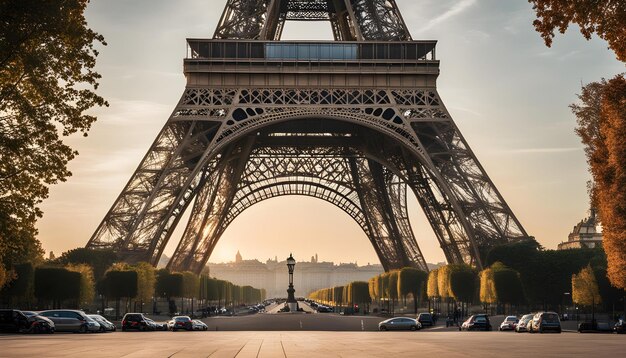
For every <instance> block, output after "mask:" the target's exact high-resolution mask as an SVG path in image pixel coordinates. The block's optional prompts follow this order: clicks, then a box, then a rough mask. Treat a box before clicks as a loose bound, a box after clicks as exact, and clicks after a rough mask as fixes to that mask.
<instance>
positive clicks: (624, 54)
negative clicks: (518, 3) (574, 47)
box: [529, 0, 626, 62]
mask: <svg viewBox="0 0 626 358" xmlns="http://www.w3.org/2000/svg"><path fill="white" fill-rule="evenodd" d="M529 2H530V3H531V4H533V9H534V10H535V12H536V13H537V20H535V21H534V22H533V25H535V29H536V30H537V32H539V33H540V34H541V37H542V38H543V39H544V41H545V42H546V45H547V46H548V47H550V46H551V45H552V40H553V38H554V31H555V30H558V31H559V32H560V33H562V34H564V33H565V31H566V30H567V28H568V27H569V25H570V24H576V25H578V27H579V28H580V32H581V33H582V34H583V36H584V37H585V38H586V39H587V40H589V39H591V35H593V34H594V33H595V34H597V35H598V36H599V37H600V38H602V39H604V40H606V41H607V42H608V43H609V47H610V48H611V49H612V50H613V51H615V54H616V55H617V58H618V59H619V60H620V61H623V62H626V26H625V20H624V19H626V1H624V0H605V1H597V0H577V1H571V0H529Z"/></svg>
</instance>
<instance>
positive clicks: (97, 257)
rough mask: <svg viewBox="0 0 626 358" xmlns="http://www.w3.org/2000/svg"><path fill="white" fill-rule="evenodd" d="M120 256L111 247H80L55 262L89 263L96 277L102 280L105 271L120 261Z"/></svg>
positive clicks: (65, 263) (61, 263)
mask: <svg viewBox="0 0 626 358" xmlns="http://www.w3.org/2000/svg"><path fill="white" fill-rule="evenodd" d="M118 259H119V258H118V256H117V254H116V253H115V251H113V250H111V249H88V248H84V247H79V248H76V249H73V250H69V251H66V252H64V253H63V254H61V256H59V257H58V258H57V259H56V260H54V263H57V264H60V265H70V264H87V265H89V266H91V268H92V269H93V276H94V279H96V280H100V279H101V278H102V277H104V273H105V272H106V271H107V270H108V269H109V267H111V266H112V265H113V263H115V262H117V261H118Z"/></svg>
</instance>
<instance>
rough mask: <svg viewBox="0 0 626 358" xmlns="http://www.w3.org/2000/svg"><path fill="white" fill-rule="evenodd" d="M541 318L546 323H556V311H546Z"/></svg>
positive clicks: (557, 320) (557, 319) (557, 318)
mask: <svg viewBox="0 0 626 358" xmlns="http://www.w3.org/2000/svg"><path fill="white" fill-rule="evenodd" d="M543 320H544V322H548V323H558V322H559V316H558V315H557V314H556V313H546V314H544V315H543Z"/></svg>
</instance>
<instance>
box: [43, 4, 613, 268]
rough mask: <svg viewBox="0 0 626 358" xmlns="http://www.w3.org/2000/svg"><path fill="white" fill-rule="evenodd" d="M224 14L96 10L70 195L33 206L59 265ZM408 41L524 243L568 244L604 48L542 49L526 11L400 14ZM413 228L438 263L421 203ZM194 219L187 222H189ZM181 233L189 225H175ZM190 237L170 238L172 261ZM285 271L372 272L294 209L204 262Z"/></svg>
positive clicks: (372, 259) (580, 197)
mask: <svg viewBox="0 0 626 358" xmlns="http://www.w3.org/2000/svg"><path fill="white" fill-rule="evenodd" d="M225 3H226V0H177V1H171V0H132V1H131V0H106V1H97V0H94V1H92V2H91V3H90V4H89V7H88V8H87V12H86V18H87V21H88V24H89V26H90V27H91V28H92V29H93V30H94V31H96V32H98V33H100V34H102V35H104V37H105V39H106V42H107V44H108V45H107V46H100V47H99V50H100V56H99V57H98V64H97V70H98V71H99V72H100V74H102V79H101V81H100V87H99V89H98V93H99V94H100V95H102V96H103V97H105V98H106V99H107V100H108V101H109V103H110V106H109V107H108V108H97V109H94V110H93V111H92V112H93V113H94V114H96V115H97V116H98V121H97V122H96V123H95V124H94V126H93V128H92V129H91V131H90V133H89V136H88V137H86V138H83V137H81V136H72V137H70V138H68V139H67V143H69V144H70V145H71V146H72V147H74V148H75V149H77V150H78V151H79V153H80V155H79V156H78V157H77V158H76V159H74V160H73V161H72V162H71V163H70V164H69V168H70V170H71V171H72V173H73V176H72V177H70V178H69V179H68V180H67V181H66V182H64V183H60V184H57V185H55V186H53V187H52V188H51V191H50V197H49V198H48V199H47V200H46V201H45V202H44V203H43V204H42V205H41V208H42V210H43V211H44V217H43V218H42V219H41V220H40V221H39V223H38V228H39V239H40V240H41V242H42V244H43V246H44V248H45V249H46V250H47V251H54V253H55V254H57V255H58V254H60V253H61V252H63V251H67V250H69V249H72V248H76V247H81V246H84V245H85V244H86V243H87V241H88V240H89V238H90V236H91V235H92V234H93V232H94V230H95V229H96V227H97V226H98V224H99V223H100V221H101V220H102V218H103V217H104V216H105V214H106V212H107V211H108V209H109V208H110V206H111V205H112V204H113V202H114V200H115V199H116V198H117V196H118V195H119V193H120V192H121V190H122V189H123V187H124V185H125V184H126V182H127V180H128V179H129V177H130V176H131V175H132V173H133V172H134V170H135V168H136V167H137V165H138V164H139V162H140V160H141V158H142V157H143V155H144V154H145V152H146V151H147V150H148V148H149V146H150V144H151V143H152V141H153V140H154V138H155V137H156V135H157V133H158V132H159V130H160V129H161V128H162V127H163V125H164V124H165V122H166V121H167V119H168V117H169V115H170V114H171V113H172V111H173V109H174V107H175V106H176V103H177V102H178V100H179V98H180V96H181V94H182V92H183V89H184V86H185V78H184V75H183V73H182V66H183V58H184V57H185V55H186V43H185V39H186V38H210V37H212V35H213V32H214V29H215V26H216V24H217V21H218V20H219V17H220V15H221V12H222V10H223V7H224V5H225ZM397 3H398V5H399V7H400V11H401V12H402V15H403V17H404V19H405V21H406V22H407V26H408V27H409V30H410V32H411V34H412V36H413V38H414V39H416V40H438V45H437V58H438V59H439V60H440V61H441V75H440V77H439V79H438V91H439V93H440V95H441V96H442V98H443V100H444V103H445V104H446V106H447V108H448V110H449V111H450V112H451V114H452V117H453V118H454V120H455V122H456V123H457V125H458V126H459V128H460V130H461V132H462V133H463V135H464V136H465V138H466V139H467V141H468V142H469V144H470V146H471V148H472V149H473V151H474V153H475V154H476V156H477V157H478V159H479V161H480V162H481V164H482V165H483V166H484V167H485V169H486V171H487V173H488V174H489V176H490V177H491V179H492V180H493V182H494V183H495V185H496V186H497V187H498V189H499V190H500V192H501V193H502V195H503V196H504V198H505V200H506V201H507V203H508V204H509V206H510V207H511V208H512V210H513V211H514V212H515V214H516V215H517V217H518V219H519V220H520V221H521V223H522V225H523V226H524V227H525V229H526V231H527V232H528V233H529V234H530V235H533V236H535V237H536V239H537V240H538V241H539V242H540V243H541V244H542V245H543V246H544V247H546V248H550V249H553V248H556V246H557V244H558V243H559V242H562V241H565V240H567V235H568V233H569V232H570V231H571V230H572V227H573V226H574V225H575V224H576V223H577V222H579V221H580V220H581V219H582V218H583V217H585V216H586V215H587V210H588V209H589V207H588V206H589V204H588V197H587V193H586V182H587V181H588V180H589V178H590V175H589V174H588V171H587V166H586V163H585V157H584V153H583V150H582V145H581V144H580V141H579V138H578V137H577V136H576V135H575V133H574V128H575V124H576V123H575V118H574V117H573V115H572V114H571V112H570V110H569V108H568V105H569V104H571V103H573V102H575V101H576V93H579V92H580V87H581V84H585V83H589V82H593V81H597V80H599V79H601V78H603V77H605V78H610V77H613V76H614V75H616V74H617V73H620V72H624V71H625V68H624V64H623V63H621V62H618V61H617V60H616V59H615V56H614V54H613V53H612V52H611V51H610V50H608V49H607V44H606V42H605V41H603V40H601V39H599V38H597V37H595V36H594V38H593V39H592V40H591V41H586V40H585V39H584V38H583V37H582V36H581V35H580V33H579V32H578V29H577V28H576V27H572V28H570V29H569V30H568V32H567V33H566V34H565V35H560V34H559V35H557V37H556V39H555V41H554V44H553V46H552V48H547V47H546V46H545V45H544V43H543V40H542V39H541V38H540V36H539V35H538V34H537V33H536V32H535V31H534V28H533V26H532V21H533V19H534V12H533V10H532V7H531V5H530V4H528V3H527V2H526V1H523V0H522V1H511V0H507V1H502V0H397ZM331 38H332V33H331V29H330V25H329V24H328V23H326V22H290V23H288V24H287V25H286V27H285V30H284V32H283V39H287V40H288V39H308V40H328V39H331ZM409 214H410V218H411V222H412V226H413V230H414V232H415V236H416V238H417V241H418V243H419V245H420V247H421V249H422V252H423V254H424V256H425V258H426V260H427V261H428V262H432V263H437V262H440V261H444V256H443V253H442V251H441V249H440V248H439V245H438V243H437V240H436V238H435V236H434V234H433V232H432V229H431V228H430V226H429V224H428V222H427V221H426V219H425V217H424V215H423V213H422V212H421V209H420V208H419V205H418V204H417V201H416V199H415V198H414V197H413V195H412V194H410V198H409ZM187 215H188V213H187ZM183 220H184V218H183ZM182 229H184V225H183V221H181V224H179V228H178V229H177V230H176V231H175V233H174V235H173V236H172V239H171V240H170V243H169V244H168V247H167V249H166V251H165V253H166V254H168V255H171V253H172V252H173V250H174V249H175V246H176V244H177V242H178V239H179V238H180V235H181V234H182ZM237 250H239V251H240V252H241V254H242V256H243V258H244V259H250V258H258V259H260V260H266V259H267V258H274V257H275V256H277V257H279V258H284V257H287V256H288V255H289V253H290V252H293V255H294V257H295V258H296V259H299V260H307V261H308V260H309V259H310V257H311V256H313V255H314V254H316V253H317V254H318V255H319V259H320V260H324V261H334V262H336V263H339V262H357V263H358V264H367V263H378V259H377V257H376V254H375V252H374V250H373V248H372V247H371V245H370V244H369V241H368V239H367V237H366V236H365V234H364V233H363V232H362V231H361V229H360V228H359V226H358V225H357V224H356V223H355V222H354V221H352V219H351V218H349V217H348V216H347V215H346V214H345V213H344V212H343V211H341V210H340V209H338V208H336V207H334V206H333V205H331V204H328V203H326V202H324V201H321V200H318V199H314V198H307V197H301V196H289V197H279V198H274V199H270V200H267V201H264V202H261V203H259V204H257V205H254V206H253V207H251V208H250V209H248V210H246V211H245V212H244V213H242V214H241V215H240V216H239V217H238V218H237V219H236V220H235V221H234V222H233V223H232V224H231V226H230V227H229V228H228V229H227V230H226V232H225V233H224V235H223V236H222V238H221V240H220V242H219V243H218V245H217V247H216V249H215V251H214V252H213V255H212V257H211V259H210V261H211V262H221V261H231V260H234V257H235V254H236V252H237Z"/></svg>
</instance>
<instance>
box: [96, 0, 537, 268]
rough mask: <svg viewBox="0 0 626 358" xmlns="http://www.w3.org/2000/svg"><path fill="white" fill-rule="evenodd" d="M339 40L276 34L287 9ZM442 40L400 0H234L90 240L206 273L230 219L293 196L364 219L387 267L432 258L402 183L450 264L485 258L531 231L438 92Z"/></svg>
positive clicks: (190, 50) (197, 47) (132, 258)
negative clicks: (417, 29)
mask: <svg viewBox="0 0 626 358" xmlns="http://www.w3.org/2000/svg"><path fill="white" fill-rule="evenodd" d="M311 20H315V21H320V20H326V21H329V22H330V24H331V27H332V31H333V35H334V41H281V34H282V32H283V28H284V24H285V22H286V21H311ZM435 45H436V41H414V40H413V39H412V38H411V35H410V34H409V30H408V28H407V26H406V24H405V22H404V20H403V19H402V16H401V14H400V11H399V9H398V6H397V4H396V2H395V1H394V0H227V4H226V7H225V9H224V12H223V14H222V16H221V19H220V21H219V24H218V26H217V29H216V30H215V34H214V36H213V39H188V40H187V58H186V59H185V60H184V72H185V76H186V78H187V85H186V88H185V90H184V92H183V95H182V97H181V99H180V101H179V103H178V105H177V106H176V108H175V109H174V111H173V113H172V115H171V116H170V118H169V119H168V121H167V123H166V124H165V126H164V127H163V129H162V130H161V132H160V133H159V135H158V136H157V138H156V140H155V141H154V143H153V144H152V146H151V147H150V149H149V150H148V153H147V154H146V155H145V157H144V158H143V160H142V161H141V163H140V164H139V167H138V168H137V170H136V171H135V173H134V174H133V175H132V177H131V178H130V180H129V181H128V184H126V186H125V187H124V189H123V190H122V192H121V194H120V195H119V197H118V198H117V199H116V200H115V203H114V204H113V206H112V207H111V209H110V210H109V212H108V213H107V214H106V216H105V217H104V219H103V220H102V223H101V224H100V225H99V226H98V228H97V229H96V231H95V233H94V234H93V236H92V237H91V239H90V240H89V242H88V244H87V247H89V248H110V249H114V250H115V251H116V252H118V253H119V254H120V255H121V256H122V257H123V258H124V259H125V260H126V261H128V262H137V261H147V262H150V263H152V264H153V265H155V264H156V263H157V262H158V260H159V257H160V256H161V255H162V253H163V250H164V249H165V246H166V244H167V243H168V241H169V240H170V237H171V235H172V232H173V231H174V228H175V227H176V226H177V225H178V224H179V220H180V219H181V216H182V215H183V213H184V212H185V211H186V209H187V207H188V206H189V205H192V208H191V215H190V218H189V221H188V222H187V224H186V228H185V230H184V233H183V235H182V238H181V239H180V242H179V243H178V246H177V248H176V251H175V253H174V255H173V257H172V259H171V261H170V262H169V265H168V268H170V269H172V270H180V271H182V270H191V271H194V272H200V271H201V270H202V268H203V267H204V266H205V264H206V262H207V261H208V259H209V257H210V255H211V252H212V251H213V249H214V248H215V245H216V244H217V242H218V240H219V239H220V237H221V236H222V234H223V233H224V231H225V230H226V229H227V228H228V226H229V225H230V224H231V223H232V222H233V220H234V219H235V218H236V217H237V216H238V215H239V214H241V213H242V212H243V211H245V210H246V209H247V208H249V207H251V206H252V205H254V204H256V203H259V202H261V201H264V200H267V199H270V198H275V197H279V196H283V195H304V196H309V197H314V198H318V199H322V200H325V201H327V202H329V203H332V204H334V205H336V206H337V207H339V208H340V209H341V210H343V211H344V212H345V213H346V214H348V215H349V216H350V217H351V218H352V219H354V220H355V221H356V222H357V223H358V224H359V226H360V227H361V228H362V229H363V232H364V233H365V234H366V236H367V237H368V238H369V241H370V243H371V244H372V246H373V247H374V249H375V251H376V254H377V255H378V258H379V259H380V262H381V263H382V265H383V267H384V268H385V270H391V269H397V268H402V267H406V266H412V267H418V268H421V269H424V270H427V266H426V261H425V260H424V257H423V255H422V253H421V251H420V249H419V246H418V244H417V241H416V239H415V237H414V235H413V231H412V229H411V224H410V221H409V215H408V212H407V194H408V193H409V192H412V193H413V194H414V195H416V197H417V200H418V202H419V204H420V205H421V207H422V209H423V210H424V213H425V215H426V217H427V219H428V221H429V223H430V225H431V227H432V229H433V231H434V233H435V235H436V237H437V239H438V241H439V243H440V246H441V248H442V249H443V252H444V254H445V256H446V259H447V261H448V262H450V263H467V264H470V265H473V266H475V267H478V268H481V267H482V262H481V258H482V257H484V254H485V253H486V251H487V250H488V249H489V248H491V247H493V246H494V245H499V244H503V243H510V242H515V241H519V240H525V239H527V238H528V235H527V234H526V232H525V231H524V229H523V227H522V225H521V224H520V223H519V221H518V220H517V219H516V217H515V215H514V214H513V212H512V211H511V209H510V208H509V206H508V205H507V204H506V202H505V201H504V199H503V198H502V195H500V193H499V192H498V190H497V189H496V187H495V186H494V184H493V183H492V181H491V180H490V179H489V177H488V176H487V173H486V172H485V170H484V169H483V167H482V166H481V165H480V163H479V162H478V160H477V159H476V156H475V155H474V153H473V152H472V150H471V149H470V147H469V145H468V143H467V141H466V140H465V139H464V138H463V136H462V135H461V133H460V132H459V129H458V128H457V126H456V125H455V123H454V121H453V120H452V118H451V116H450V113H449V112H448V110H447V109H446V107H445V106H444V104H443V101H442V100H441V98H440V96H439V94H438V93H437V87H436V80H437V77H438V75H439V61H438V60H437V59H436V54H435Z"/></svg>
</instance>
